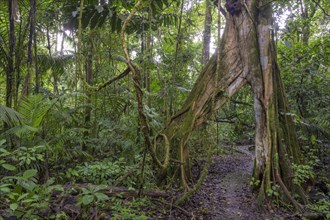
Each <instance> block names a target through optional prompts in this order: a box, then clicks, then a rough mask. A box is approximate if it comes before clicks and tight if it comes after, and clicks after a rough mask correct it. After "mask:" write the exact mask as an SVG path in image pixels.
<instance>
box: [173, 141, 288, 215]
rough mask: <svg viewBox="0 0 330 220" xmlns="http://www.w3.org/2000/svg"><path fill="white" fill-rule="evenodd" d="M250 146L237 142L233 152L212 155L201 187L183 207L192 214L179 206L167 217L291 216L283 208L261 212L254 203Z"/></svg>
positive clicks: (252, 155) (252, 156)
mask: <svg viewBox="0 0 330 220" xmlns="http://www.w3.org/2000/svg"><path fill="white" fill-rule="evenodd" d="M249 148H251V146H237V147H235V148H234V150H233V153H232V154H226V155H221V156H220V155H219V156H215V157H213V158H212V163H211V165H210V168H209V173H208V176H207V179H206V180H205V182H204V184H203V185H202V187H201V189H200V190H199V191H198V192H197V193H196V194H195V195H193V196H192V197H191V198H190V200H189V201H188V202H187V203H186V204H184V205H183V206H182V207H183V208H184V209H185V210H186V211H187V212H189V213H191V214H192V217H188V216H187V215H183V214H182V213H180V211H179V210H177V211H174V212H172V213H171V215H170V216H168V218H169V219H215V220H222V219H224V220H226V219H244V220H245V219H247V220H249V219H251V220H258V219H291V218H290V217H289V216H286V215H285V214H284V213H282V212H278V211H271V212H268V213H263V212H261V211H260V210H259V209H258V208H257V206H256V196H255V195H254V194H252V192H251V190H250V186H249V181H250V178H251V174H252V169H253V158H254V153H253V151H251V150H249Z"/></svg>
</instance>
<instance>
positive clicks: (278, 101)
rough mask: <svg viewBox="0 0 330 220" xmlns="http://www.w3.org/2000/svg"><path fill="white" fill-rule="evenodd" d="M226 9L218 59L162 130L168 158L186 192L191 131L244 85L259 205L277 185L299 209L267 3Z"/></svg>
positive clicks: (292, 138)
mask: <svg viewBox="0 0 330 220" xmlns="http://www.w3.org/2000/svg"><path fill="white" fill-rule="evenodd" d="M226 8H227V11H228V12H227V15H226V27H225V31H224V34H223V37H222V41H221V42H220V43H221V45H220V46H219V47H218V48H219V50H220V51H218V53H216V54H219V56H220V57H219V59H217V57H216V55H214V56H213V57H212V58H211V59H210V61H209V62H208V64H207V65H206V66H205V68H204V70H203V71H202V73H201V74H200V76H199V77H198V79H197V81H196V83H195V85H194V87H193V89H192V91H191V93H190V94H189V96H188V98H187V99H186V101H185V103H184V105H183V108H182V109H181V110H180V111H179V112H178V113H177V114H176V115H175V116H174V117H172V119H171V121H170V122H169V124H168V126H167V127H166V128H165V129H164V131H163V133H164V134H165V135H166V137H167V138H168V139H169V141H170V143H171V148H172V150H171V152H173V155H171V156H172V157H176V158H178V159H179V160H180V173H181V183H182V185H183V187H184V188H185V190H189V171H190V167H189V154H188V152H189V151H188V146H187V142H188V140H189V137H190V135H191V132H192V130H193V129H195V128H196V127H198V126H200V125H201V124H203V123H204V122H205V121H206V120H208V119H209V118H210V116H211V114H212V112H213V111H214V110H216V109H219V108H220V107H222V106H223V104H224V103H225V102H226V101H228V100H229V98H230V97H231V96H233V95H234V94H235V93H236V92H238V91H239V90H240V88H241V87H242V86H243V85H244V84H246V83H249V84H250V85H251V87H252V90H253V93H254V110H255V117H256V143H255V144H256V159H255V167H254V177H255V178H256V180H259V181H260V183H261V184H260V185H259V186H258V189H259V197H258V200H259V202H260V203H261V202H263V201H265V199H266V198H267V193H268V192H269V190H270V189H271V187H272V185H274V184H278V185H279V186H280V190H281V191H282V192H283V193H282V194H281V195H285V197H286V198H287V199H288V200H289V201H290V202H291V203H292V204H293V205H294V206H295V208H296V209H298V210H302V207H301V205H299V203H298V202H297V201H296V200H295V199H294V198H293V197H292V196H291V193H293V192H295V193H298V194H299V195H300V198H301V199H302V201H304V194H303V192H302V190H301V188H299V187H298V186H296V185H294V184H293V182H292V170H291V163H300V150H299V145H298V142H297V137H296V133H295V129H294V123H293V120H292V118H291V117H290V116H289V115H288V102H287V100H286V97H285V91H284V87H283V83H282V80H281V77H280V72H279V69H278V66H277V63H276V52H275V50H274V47H273V45H272V38H271V30H272V29H271V25H272V23H271V21H272V9H271V4H268V1H264V0H246V1H245V3H242V2H241V1H238V0H237V1H228V0H227V2H226ZM217 65H218V68H217ZM216 70H219V71H216ZM217 79H219V81H218V82H217V83H215V81H216V80H217Z"/></svg>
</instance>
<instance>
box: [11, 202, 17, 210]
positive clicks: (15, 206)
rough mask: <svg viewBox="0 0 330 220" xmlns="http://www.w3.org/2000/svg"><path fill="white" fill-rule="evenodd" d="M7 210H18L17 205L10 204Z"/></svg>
mask: <svg viewBox="0 0 330 220" xmlns="http://www.w3.org/2000/svg"><path fill="white" fill-rule="evenodd" d="M9 208H10V209H11V210H13V211H15V210H16V209H17V208H18V204H17V203H12V204H10V206H9Z"/></svg>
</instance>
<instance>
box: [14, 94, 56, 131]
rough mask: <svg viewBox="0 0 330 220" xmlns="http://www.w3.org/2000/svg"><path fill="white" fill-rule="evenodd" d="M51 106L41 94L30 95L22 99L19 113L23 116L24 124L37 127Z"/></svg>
mask: <svg viewBox="0 0 330 220" xmlns="http://www.w3.org/2000/svg"><path fill="white" fill-rule="evenodd" d="M51 107H52V105H51V103H50V102H49V100H48V99H45V98H44V97H42V96H41V95H31V96H28V97H26V98H25V99H23V101H22V102H21V105H20V107H19V113H20V114H21V115H22V116H23V120H24V124H26V125H28V126H31V127H34V128H38V127H39V126H40V124H41V122H42V121H43V119H44V117H45V116H46V114H47V112H48V111H49V110H50V108H51Z"/></svg>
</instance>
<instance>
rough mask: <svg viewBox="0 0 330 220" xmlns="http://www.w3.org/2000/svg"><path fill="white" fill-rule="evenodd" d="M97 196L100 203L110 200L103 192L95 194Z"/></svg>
mask: <svg viewBox="0 0 330 220" xmlns="http://www.w3.org/2000/svg"><path fill="white" fill-rule="evenodd" d="M95 196H96V198H97V200H98V201H105V200H108V199H109V196H107V195H105V194H104V193H101V192H97V193H95Z"/></svg>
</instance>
